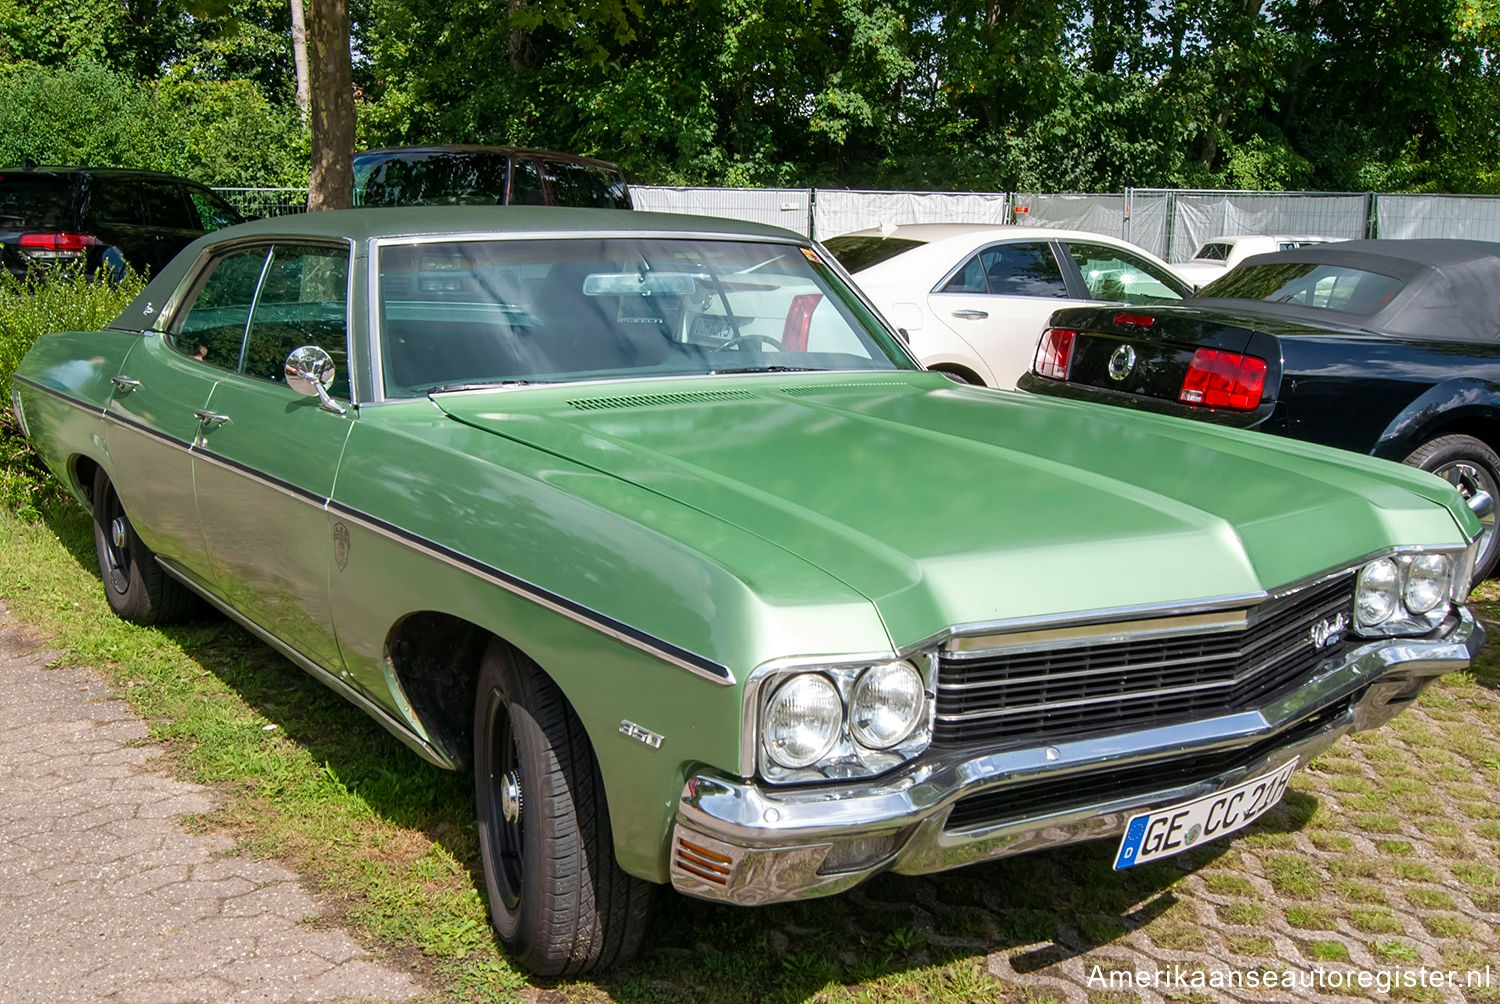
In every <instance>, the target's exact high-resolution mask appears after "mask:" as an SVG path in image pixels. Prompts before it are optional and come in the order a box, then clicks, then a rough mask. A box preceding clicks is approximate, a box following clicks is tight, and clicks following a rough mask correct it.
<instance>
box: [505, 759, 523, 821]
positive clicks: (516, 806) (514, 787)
mask: <svg viewBox="0 0 1500 1004" xmlns="http://www.w3.org/2000/svg"><path fill="white" fill-rule="evenodd" d="M500 811H501V812H503V813H504V814H505V821H506V822H507V823H510V824H511V825H515V824H516V823H519V822H520V821H521V775H519V774H517V773H516V772H515V771H513V770H508V771H506V772H505V775H504V776H503V777H501V778H500Z"/></svg>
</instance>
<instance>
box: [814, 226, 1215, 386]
mask: <svg viewBox="0 0 1500 1004" xmlns="http://www.w3.org/2000/svg"><path fill="white" fill-rule="evenodd" d="M824 247H826V248H827V249H828V250H829V252H830V253H832V254H833V256H834V257H835V258H837V259H838V260H839V262H840V263H841V264H842V265H843V266H844V267H845V268H846V269H848V270H849V271H850V272H851V273H852V274H853V276H854V280H855V281H856V282H857V283H859V286H860V288H861V289H863V290H864V291H865V294H866V295H868V296H869V297H870V299H871V300H873V301H874V303H875V305H876V306H877V307H879V308H880V311H881V312H882V313H883V314H885V316H886V319H887V320H889V321H890V322H891V323H892V324H894V325H896V327H898V328H901V329H903V330H904V331H905V332H906V335H907V338H908V340H909V342H910V345H911V348H912V351H913V352H915V353H916V355H917V358H919V359H920V360H921V361H922V364H923V365H925V366H926V367H928V368H929V369H934V370H939V371H941V372H944V373H947V374H949V375H951V376H954V377H957V378H960V379H962V380H965V381H967V382H969V383H975V384H984V385H986V386H989V387H1005V388H1011V387H1014V386H1015V385H1016V381H1017V380H1019V379H1020V378H1021V375H1022V374H1023V373H1025V372H1026V371H1027V370H1028V369H1029V368H1030V367H1031V359H1032V355H1033V353H1034V352H1035V350H1036V343H1037V338H1038V336H1040V335H1041V333H1042V329H1043V328H1045V327H1046V326H1047V319H1048V318H1049V317H1051V316H1052V312H1053V311H1054V310H1058V309H1060V308H1062V307H1070V306H1077V305H1079V304H1084V303H1089V302H1092V301H1098V300H1104V301H1116V302H1119V303H1125V304H1132V305H1144V304H1157V303H1171V302H1176V301H1177V300H1180V299H1182V298H1183V297H1184V296H1187V295H1188V294H1189V292H1190V290H1189V288H1188V287H1187V286H1186V285H1185V284H1184V283H1183V282H1182V280H1181V279H1179V278H1178V277H1177V276H1176V275H1175V274H1173V272H1172V270H1171V269H1170V268H1169V267H1168V266H1167V264H1166V263H1165V262H1163V261H1161V260H1160V259H1159V258H1156V257H1154V256H1153V255H1151V254H1149V253H1147V252H1145V251H1143V250H1141V249H1140V248H1138V247H1136V246H1135V245H1133V244H1127V243H1126V242H1124V241H1121V240H1116V239H1114V238H1111V237H1104V236H1101V235H1099V234H1088V233H1081V232H1079V231H1074V230H1052V229H1043V228H1038V227H1011V226H992V225H989V224H971V223H919V224H912V225H909V226H897V227H891V226H887V227H881V228H872V229H869V230H857V231H855V232H854V233H849V234H843V235H842V236H839V237H834V238H831V239H829V240H827V241H825V242H824Z"/></svg>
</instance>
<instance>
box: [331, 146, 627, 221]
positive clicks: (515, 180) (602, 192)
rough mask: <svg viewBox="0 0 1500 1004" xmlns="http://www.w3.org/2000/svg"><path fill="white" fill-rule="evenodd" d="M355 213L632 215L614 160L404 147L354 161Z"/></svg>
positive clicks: (501, 148)
mask: <svg viewBox="0 0 1500 1004" xmlns="http://www.w3.org/2000/svg"><path fill="white" fill-rule="evenodd" d="M354 204H355V205H356V206H453V205H460V206H583V207H586V208H594V209H630V208H631V205H630V189H629V188H628V187H627V186H626V184H625V176H624V175H623V174H621V173H620V169H619V167H617V166H616V165H614V164H611V163H610V162H609V161H607V160H594V159H593V158H591V157H575V156H574V155H573V154H570V153H555V152H553V151H551V150H522V149H518V148H516V147H508V146H398V147H392V148H390V149H387V150H366V151H365V152H364V153H357V154H355V155H354Z"/></svg>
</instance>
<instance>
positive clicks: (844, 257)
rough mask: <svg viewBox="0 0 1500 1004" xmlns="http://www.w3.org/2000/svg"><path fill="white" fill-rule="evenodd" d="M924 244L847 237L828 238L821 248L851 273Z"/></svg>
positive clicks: (912, 241)
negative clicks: (826, 250)
mask: <svg viewBox="0 0 1500 1004" xmlns="http://www.w3.org/2000/svg"><path fill="white" fill-rule="evenodd" d="M925 243H926V242H925V241H914V240H911V239H910V238H906V237H869V236H857V235H848V236H844V237H833V238H830V239H828V240H826V241H824V242H823V246H824V247H825V248H827V249H828V253H829V254H831V255H833V256H834V257H835V258H837V259H838V260H839V264H840V265H842V266H844V268H845V269H846V270H847V271H849V272H851V273H852V272H858V271H860V270H861V269H866V268H870V267H871V266H873V265H879V264H880V263H881V262H883V261H888V260H890V259H892V258H894V257H896V256H897V255H898V254H901V253H902V252H903V251H910V250H911V249H912V248H919V247H921V246H922V245H923V244H925Z"/></svg>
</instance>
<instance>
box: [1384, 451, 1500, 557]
mask: <svg viewBox="0 0 1500 1004" xmlns="http://www.w3.org/2000/svg"><path fill="white" fill-rule="evenodd" d="M1406 462H1407V463H1408V464H1411V465H1412V466H1413V467H1420V468H1421V469H1422V470H1424V471H1431V472H1432V473H1433V474H1436V475H1437V476H1438V477H1440V478H1442V479H1443V480H1444V481H1446V482H1448V483H1449V484H1451V485H1452V486H1453V487H1454V488H1457V489H1458V493H1459V494H1460V495H1462V496H1463V497H1464V498H1465V499H1471V498H1473V497H1474V496H1475V495H1476V494H1478V493H1479V492H1486V493H1488V494H1489V496H1490V498H1491V499H1492V500H1494V505H1493V506H1491V507H1490V511H1489V513H1488V514H1487V515H1485V516H1482V517H1480V521H1479V522H1480V526H1481V529H1480V536H1479V557H1478V559H1477V560H1476V561H1475V562H1474V579H1473V582H1472V584H1473V585H1476V586H1477V585H1479V583H1481V582H1483V581H1484V580H1485V579H1486V578H1488V577H1489V574H1490V573H1491V572H1493V571H1494V570H1495V564H1496V560H1497V559H1500V537H1497V536H1496V535H1495V509H1496V508H1497V507H1500V455H1497V454H1496V453H1495V451H1494V450H1492V449H1490V448H1489V446H1487V445H1486V444H1484V443H1483V442H1481V441H1480V440H1477V439H1475V438H1474V437H1473V436H1439V437H1438V438H1436V439H1434V440H1432V441H1431V442H1428V443H1423V444H1422V445H1421V446H1419V447H1417V448H1416V449H1415V450H1413V451H1412V454H1411V456H1409V457H1407V458H1406Z"/></svg>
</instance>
